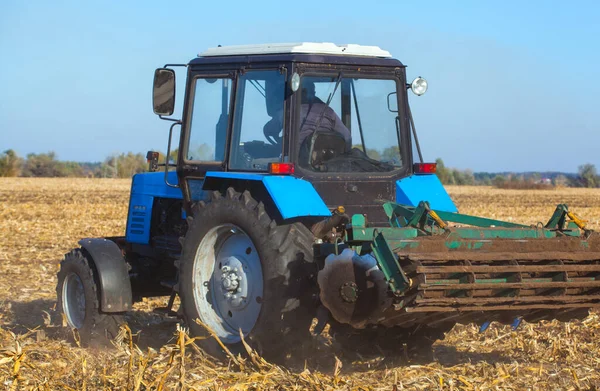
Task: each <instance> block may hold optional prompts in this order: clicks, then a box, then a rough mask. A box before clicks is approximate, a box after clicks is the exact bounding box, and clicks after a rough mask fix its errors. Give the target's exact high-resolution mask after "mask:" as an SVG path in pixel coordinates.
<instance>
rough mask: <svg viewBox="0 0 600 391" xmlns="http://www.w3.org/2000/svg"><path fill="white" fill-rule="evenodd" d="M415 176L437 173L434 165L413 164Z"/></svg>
mask: <svg viewBox="0 0 600 391" xmlns="http://www.w3.org/2000/svg"><path fill="white" fill-rule="evenodd" d="M413 172H414V173H415V174H435V173H436V172H437V164H436V163H415V164H413Z"/></svg>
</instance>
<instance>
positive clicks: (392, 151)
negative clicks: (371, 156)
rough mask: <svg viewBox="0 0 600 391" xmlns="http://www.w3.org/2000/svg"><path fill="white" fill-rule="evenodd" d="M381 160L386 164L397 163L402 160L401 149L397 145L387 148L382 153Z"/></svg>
mask: <svg viewBox="0 0 600 391" xmlns="http://www.w3.org/2000/svg"><path fill="white" fill-rule="evenodd" d="M381 158H382V159H383V161H385V162H397V161H399V159H400V148H399V147H398V146H397V145H394V146H391V147H387V148H386V149H384V150H383V152H382V153H381Z"/></svg>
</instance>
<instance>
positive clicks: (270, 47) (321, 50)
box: [190, 42, 404, 67]
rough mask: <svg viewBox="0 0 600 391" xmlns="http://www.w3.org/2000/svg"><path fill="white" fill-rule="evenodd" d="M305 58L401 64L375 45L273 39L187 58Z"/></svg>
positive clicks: (221, 60)
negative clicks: (272, 41) (276, 41)
mask: <svg viewBox="0 0 600 391" xmlns="http://www.w3.org/2000/svg"><path fill="white" fill-rule="evenodd" d="M285 61H290V62H306V63H321V64H323V63H325V64H349V65H374V66H390V67H403V66H404V65H402V63H401V62H400V61H398V60H396V59H394V58H392V55H391V54H390V52H388V51H387V50H383V49H381V48H379V47H377V46H364V45H355V44H348V45H336V44H333V43H329V42H322V43H313V42H300V43H274V44H258V45H235V46H219V47H215V48H209V49H207V50H205V51H204V52H201V53H200V54H198V57H197V58H195V59H193V60H191V61H190V65H208V64H225V63H228V64H231V63H246V64H250V63H261V62H285Z"/></svg>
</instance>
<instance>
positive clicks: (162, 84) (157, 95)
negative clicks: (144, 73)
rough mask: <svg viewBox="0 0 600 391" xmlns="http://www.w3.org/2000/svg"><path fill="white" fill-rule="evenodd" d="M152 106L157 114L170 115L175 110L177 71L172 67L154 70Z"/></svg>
mask: <svg viewBox="0 0 600 391" xmlns="http://www.w3.org/2000/svg"><path fill="white" fill-rule="evenodd" d="M152 106H153V108H154V114H157V115H165V116H169V115H171V114H173V111H175V71H173V70H172V69H168V68H158V69H157V70H156V71H154V83H153V87H152Z"/></svg>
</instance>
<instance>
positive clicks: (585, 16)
mask: <svg viewBox="0 0 600 391" xmlns="http://www.w3.org/2000/svg"><path fill="white" fill-rule="evenodd" d="M599 20H600V2H597V1H573V2H569V3H567V2H564V1H560V2H559V1H527V2H525V1H502V2H499V1H496V2H491V1H489V2H484V1H456V2H447V1H414V2H412V1H411V2H407V1H398V0H396V1H377V2H367V3H365V2H363V1H343V2H335V1H330V2H326V1H322V0H321V1H304V2H301V3H285V2H279V1H265V2H239V3H237V2H200V1H195V2H187V3H185V2H170V1H169V2H167V1H160V2H158V1H144V2H141V1H140V2H124V1H103V2H92V1H90V2H82V1H53V2H49V1H16V0H15V1H13V0H4V1H3V2H2V3H1V5H0V53H2V65H0V70H1V72H0V85H1V86H2V88H1V91H2V93H0V150H5V149H7V148H13V149H15V150H16V151H17V152H18V153H19V154H21V155H25V154H27V153H30V152H35V153H39V152H46V151H50V150H52V151H55V152H56V153H57V154H58V156H59V158H61V159H65V160H77V161H90V160H91V161H101V160H104V158H105V157H106V156H107V155H109V154H111V153H116V152H126V151H134V152H145V151H146V150H149V149H159V150H164V149H166V141H167V131H168V124H167V123H165V122H163V121H160V120H159V119H157V118H156V117H155V116H154V114H153V113H152V109H151V83H152V75H153V72H154V68H156V67H158V66H161V65H163V64H164V63H176V62H187V61H188V60H189V59H191V58H192V57H194V56H195V55H196V54H197V53H198V52H199V51H202V50H204V49H205V48H207V47H212V46H216V45H218V44H222V45H228V44H246V43H263V42H295V41H328V42H336V43H358V44H369V45H378V46H381V47H382V48H384V49H386V50H389V51H390V52H392V54H393V55H394V56H395V57H397V58H399V59H400V60H401V61H403V62H404V63H405V64H407V65H408V68H407V73H408V75H409V79H412V78H413V77H416V76H419V75H421V76H424V77H426V78H427V79H428V81H429V91H428V92H427V94H425V95H424V96H422V97H416V96H411V102H412V103H411V104H412V108H413V114H414V117H415V121H416V126H417V130H418V132H419V135H420V140H421V144H422V149H423V151H424V155H425V158H426V159H427V160H433V159H435V158H437V157H442V158H443V159H444V161H445V162H446V164H447V165H449V166H453V167H458V168H471V169H473V170H475V171H504V170H517V171H528V170H561V171H571V172H574V171H576V170H577V166H578V165H580V164H583V163H587V162H589V163H593V164H596V166H598V167H599V168H600V151H599V149H600V116H599V115H598V106H599V99H598V96H599V94H600V72H599V69H600V66H599V63H600V61H599V60H600V39H599V38H600V22H598V21H599Z"/></svg>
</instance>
